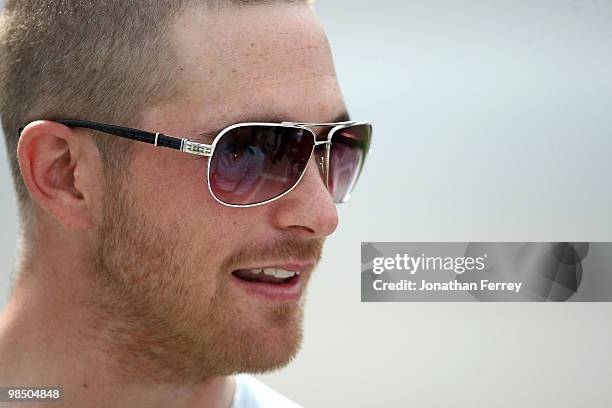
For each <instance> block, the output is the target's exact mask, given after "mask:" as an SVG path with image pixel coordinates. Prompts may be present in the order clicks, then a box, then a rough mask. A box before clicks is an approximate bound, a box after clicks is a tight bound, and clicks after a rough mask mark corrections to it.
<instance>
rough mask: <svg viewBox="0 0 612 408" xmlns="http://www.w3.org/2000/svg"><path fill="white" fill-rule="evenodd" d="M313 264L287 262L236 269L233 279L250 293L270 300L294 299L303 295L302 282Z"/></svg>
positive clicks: (233, 272)
mask: <svg viewBox="0 0 612 408" xmlns="http://www.w3.org/2000/svg"><path fill="white" fill-rule="evenodd" d="M311 267H312V264H285V265H274V266H264V267H253V268H244V269H236V270H234V271H232V276H233V277H234V278H235V279H233V281H235V283H237V284H238V285H239V286H241V287H242V288H243V289H245V290H246V291H247V292H248V293H249V294H250V295H255V296H261V297H264V298H267V299H268V300H275V301H279V300H282V301H292V300H298V299H299V298H300V297H301V295H302V283H303V281H304V275H305V272H306V271H307V270H309V269H310V268H311Z"/></svg>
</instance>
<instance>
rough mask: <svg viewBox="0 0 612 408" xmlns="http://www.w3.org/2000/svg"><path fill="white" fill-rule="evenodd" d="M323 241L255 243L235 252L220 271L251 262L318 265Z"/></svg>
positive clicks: (296, 240)
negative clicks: (311, 263) (294, 262)
mask: <svg viewBox="0 0 612 408" xmlns="http://www.w3.org/2000/svg"><path fill="white" fill-rule="evenodd" d="M324 242H325V239H320V238H317V239H314V238H313V239H308V240H304V239H296V238H291V239H284V240H282V241H276V242H274V243H272V244H269V243H267V244H264V243H255V244H252V245H249V246H247V247H243V248H240V249H238V250H237V251H235V252H234V253H233V254H232V255H231V256H230V257H229V258H228V259H226V260H225V262H223V265H222V270H227V269H229V268H233V267H235V266H245V265H248V264H249V263H253V261H255V262H257V261H270V262H276V261H279V260H281V261H302V262H314V264H317V263H319V261H320V260H321V255H322V253H323V243H324Z"/></svg>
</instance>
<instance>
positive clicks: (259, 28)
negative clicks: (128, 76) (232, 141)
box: [171, 2, 344, 133]
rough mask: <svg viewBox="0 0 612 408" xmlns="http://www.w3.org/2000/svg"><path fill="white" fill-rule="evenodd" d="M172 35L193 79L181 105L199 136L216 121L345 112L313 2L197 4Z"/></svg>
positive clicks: (182, 66)
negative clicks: (215, 7) (216, 6)
mask: <svg viewBox="0 0 612 408" xmlns="http://www.w3.org/2000/svg"><path fill="white" fill-rule="evenodd" d="M171 38H172V47H173V49H174V52H175V54H176V58H177V61H176V69H177V70H178V72H177V76H178V77H179V78H181V80H182V81H183V82H184V84H185V93H184V95H185V100H184V103H183V104H180V107H179V106H178V105H175V108H176V109H177V110H180V112H179V113H180V114H181V115H189V116H190V120H191V122H192V123H194V125H195V127H194V128H193V129H192V130H193V131H194V132H196V133H197V132H198V131H202V132H203V131H205V130H211V129H206V126H207V124H209V123H215V124H220V123H224V122H228V123H231V122H232V121H234V122H235V121H245V120H256V119H257V118H269V117H285V118H286V120H294V121H308V122H310V121H312V122H317V121H329V120H330V119H331V118H334V117H335V116H337V115H338V113H341V112H343V111H344V103H343V101H342V97H341V93H340V90H339V86H338V82H337V79H336V75H335V71H334V66H333V62H332V57H331V52H330V48H329V45H328V42H327V38H326V36H325V33H324V32H323V29H322V28H321V26H320V24H319V22H318V19H317V17H316V15H315V14H314V12H313V11H312V9H311V8H310V7H309V6H308V5H306V4H287V3H282V2H281V3H272V4H266V5H249V6H243V7H234V6H230V7H226V8H222V9H220V10H215V11H211V10H207V9H206V8H203V7H202V8H196V9H191V10H189V11H188V12H186V13H184V14H183V15H182V16H181V17H180V18H179V19H178V20H177V22H176V25H175V30H174V32H173V34H172V37H171ZM241 119H242V120H241Z"/></svg>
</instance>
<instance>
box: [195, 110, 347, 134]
mask: <svg viewBox="0 0 612 408" xmlns="http://www.w3.org/2000/svg"><path fill="white" fill-rule="evenodd" d="M350 120H351V117H350V115H349V113H348V111H346V110H344V111H342V112H341V113H340V114H338V115H337V116H336V117H334V118H332V119H331V120H326V121H324V122H317V123H336V122H348V121H350ZM283 122H294V123H303V121H299V120H292V119H291V118H287V116H280V115H278V114H273V115H264V116H241V117H238V118H237V119H234V120H233V121H231V122H230V123H226V124H222V125H220V126H215V127H214V128H211V130H205V131H203V132H202V131H195V132H192V133H190V135H191V139H193V140H209V139H213V138H214V137H215V136H217V135H218V134H219V133H221V131H222V130H223V129H225V128H227V127H229V126H232V125H234V124H238V123H279V124H280V123H283ZM200 129H202V128H200Z"/></svg>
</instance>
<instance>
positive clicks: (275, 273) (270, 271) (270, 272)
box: [258, 268, 300, 279]
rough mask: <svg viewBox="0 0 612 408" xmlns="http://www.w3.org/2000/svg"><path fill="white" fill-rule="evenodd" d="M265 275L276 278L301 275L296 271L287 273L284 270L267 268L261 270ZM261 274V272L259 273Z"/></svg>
mask: <svg viewBox="0 0 612 408" xmlns="http://www.w3.org/2000/svg"><path fill="white" fill-rule="evenodd" d="M261 271H263V273H264V274H265V275H268V276H274V277H275V278H281V279H285V278H291V277H292V276H295V275H299V274H300V273H299V272H295V271H286V270H284V269H275V268H265V269H261ZM258 273H259V272H258Z"/></svg>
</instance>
